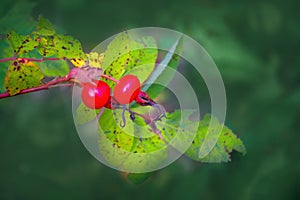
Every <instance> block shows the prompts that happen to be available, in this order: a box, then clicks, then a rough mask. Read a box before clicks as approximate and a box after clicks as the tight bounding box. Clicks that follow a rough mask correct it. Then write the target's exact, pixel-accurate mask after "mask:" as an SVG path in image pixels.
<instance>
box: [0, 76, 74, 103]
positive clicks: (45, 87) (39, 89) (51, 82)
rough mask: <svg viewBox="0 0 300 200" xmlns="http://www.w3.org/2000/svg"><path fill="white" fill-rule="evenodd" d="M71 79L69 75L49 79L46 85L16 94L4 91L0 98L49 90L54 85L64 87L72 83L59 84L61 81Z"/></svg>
mask: <svg viewBox="0 0 300 200" xmlns="http://www.w3.org/2000/svg"><path fill="white" fill-rule="evenodd" d="M70 80H71V78H70V77H69V75H66V76H64V77H62V78H55V79H53V80H51V81H49V82H48V83H45V84H44V85H40V86H37V87H33V88H28V89H24V90H21V91H20V92H19V93H17V94H15V95H10V94H9V93H8V92H6V93H2V94H0V99H3V98H7V97H12V96H16V95H20V94H27V93H31V92H37V91H41V90H48V89H49V88H50V87H52V86H54V85H56V86H62V87H63V86H70V84H67V85H66V84H61V85H58V84H59V83H63V82H68V81H70ZM72 84H73V83H72Z"/></svg>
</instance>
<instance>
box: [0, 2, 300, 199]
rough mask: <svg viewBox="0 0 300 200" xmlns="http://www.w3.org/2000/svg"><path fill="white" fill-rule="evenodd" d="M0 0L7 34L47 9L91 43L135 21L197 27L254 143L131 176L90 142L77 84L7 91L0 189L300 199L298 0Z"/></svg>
mask: <svg viewBox="0 0 300 200" xmlns="http://www.w3.org/2000/svg"><path fill="white" fill-rule="evenodd" d="M0 5H1V6H0V31H1V34H3V33H5V32H7V31H8V30H10V29H15V30H16V31H18V32H19V33H22V32H26V30H27V29H28V27H30V26H32V22H33V20H35V19H37V17H38V15H39V14H42V15H43V16H44V17H46V18H48V19H50V21H52V22H53V23H54V24H55V25H56V27H57V28H58V29H60V30H61V31H63V32H65V33H68V34H70V35H72V36H74V37H75V38H78V39H79V40H80V41H81V42H82V44H83V47H84V49H85V51H86V52H88V51H89V50H91V49H92V48H93V47H94V46H95V45H97V44H98V43H99V42H101V41H103V40H104V39H106V38H107V37H109V36H111V35H112V34H116V33H118V32H120V31H123V30H127V29H130V28H135V27H143V26H159V27H166V28H171V29H175V30H178V31H182V32H183V33H185V34H187V35H189V36H191V37H192V38H194V39H196V40H197V41H198V42H200V43H201V44H202V45H203V46H204V48H205V49H206V50H207V51H208V53H209V54H210V55H211V56H212V58H213V59H214V60H215V62H216V64H217V66H218V68H219V70H220V72H221V74H222V76H223V80H224V83H225V87H226V91H227V98H228V99H227V100H228V111H227V119H226V124H227V125H228V126H229V127H230V128H231V129H233V130H234V131H235V132H236V133H238V134H239V136H240V137H241V138H242V140H243V141H244V143H245V145H246V147H247V149H248V154H247V155H246V156H245V157H242V156H240V155H239V154H233V156H232V160H233V161H232V162H230V163H227V164H199V163H196V162H193V161H191V160H189V159H187V158H182V159H180V160H178V161H177V162H175V163H173V164H172V165H170V166H169V167H167V168H165V169H163V170H161V171H159V172H157V173H156V174H155V175H154V176H153V177H151V179H149V180H148V181H147V182H146V183H144V184H143V185H140V186H134V185H132V184H129V183H128V182H126V180H125V179H124V178H123V177H122V176H121V175H120V174H119V173H118V172H117V171H115V170H113V169H110V168H108V167H106V166H104V165H102V164H100V163H99V162H98V161H97V160H95V159H94V158H93V157H92V156H91V155H90V154H89V153H88V152H87V150H86V148H85V147H84V146H83V145H82V143H81V141H80V139H79V137H78V135H77V133H76V130H75V126H74V123H73V118H72V109H71V91H70V90H68V89H52V90H50V91H43V92H39V93H36V94H28V95H23V96H18V97H12V98H8V99H1V100H0V159H1V160H0V199H108V198H110V199H184V198H186V199H300V159H299V158H300V145H299V140H300V135H299V133H298V130H299V128H300V127H299V123H298V122H297V119H299V118H300V111H299V103H300V90H299V89H300V84H299V83H300V78H299V74H300V66H299V65H300V57H299V55H298V54H299V52H300V44H299V43H300V38H299V36H300V28H299V19H300V12H299V10H298V8H299V3H298V2H297V1H291V0H286V1H279V0H275V1H272V3H271V2H263V1H244V2H243V1H236V0H230V1H225V0H223V1H216V0H213V1H211V0H210V1H209V0H204V1H178V0H174V1H157V0H152V1H140V0H134V1H131V2H125V1H120V2H119V1H114V0H110V1H96V0H95V1H85V0H73V1H68V0H67V1H62V0H52V1H9V0H2V1H1V3H0ZM24 27H25V28H24ZM26 27H27V28H26Z"/></svg>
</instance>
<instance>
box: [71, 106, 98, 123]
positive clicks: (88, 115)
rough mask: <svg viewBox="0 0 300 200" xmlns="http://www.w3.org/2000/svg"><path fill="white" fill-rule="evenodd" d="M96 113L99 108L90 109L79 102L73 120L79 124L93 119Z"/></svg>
mask: <svg viewBox="0 0 300 200" xmlns="http://www.w3.org/2000/svg"><path fill="white" fill-rule="evenodd" d="M98 113H99V110H93V109H90V108H88V107H86V106H85V105H84V104H83V103H81V104H80V105H79V106H78V108H77V110H76V115H75V121H76V123H77V124H79V125H81V124H85V123H87V122H90V121H92V120H94V119H95V118H96V117H97V114H98Z"/></svg>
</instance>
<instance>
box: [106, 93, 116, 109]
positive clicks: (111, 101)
mask: <svg viewBox="0 0 300 200" xmlns="http://www.w3.org/2000/svg"><path fill="white" fill-rule="evenodd" d="M115 103H116V102H115V100H114V99H113V98H112V97H111V96H110V97H109V98H108V100H107V102H106V104H105V105H104V107H105V108H108V109H111V110H114V109H115V107H114V104H115Z"/></svg>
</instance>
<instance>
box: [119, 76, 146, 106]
mask: <svg viewBox="0 0 300 200" xmlns="http://www.w3.org/2000/svg"><path fill="white" fill-rule="evenodd" d="M140 87H141V84H140V81H139V79H138V78H137V77H136V76H134V75H125V76H123V77H122V78H121V79H120V81H119V83H117V85H116V86H115V88H114V98H115V99H116V100H117V102H118V103H120V104H128V103H131V102H132V101H133V100H134V99H135V98H136V96H137V95H138V93H139V92H140Z"/></svg>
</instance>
